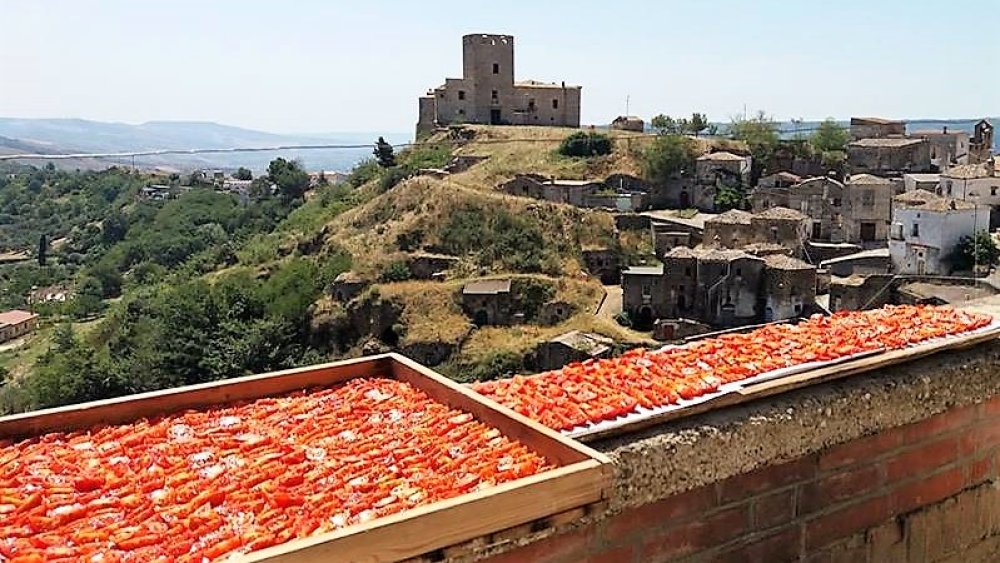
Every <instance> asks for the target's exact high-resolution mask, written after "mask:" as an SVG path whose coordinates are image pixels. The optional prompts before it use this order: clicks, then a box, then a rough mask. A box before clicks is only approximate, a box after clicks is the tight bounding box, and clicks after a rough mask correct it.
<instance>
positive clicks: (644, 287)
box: [642, 282, 653, 297]
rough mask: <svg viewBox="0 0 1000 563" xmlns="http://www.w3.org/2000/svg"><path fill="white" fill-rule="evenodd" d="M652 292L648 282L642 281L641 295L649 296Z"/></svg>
mask: <svg viewBox="0 0 1000 563" xmlns="http://www.w3.org/2000/svg"><path fill="white" fill-rule="evenodd" d="M652 294H653V287H652V286H651V285H650V284H649V282H646V283H643V284H642V296H643V297H649V296H650V295H652Z"/></svg>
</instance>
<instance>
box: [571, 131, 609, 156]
mask: <svg viewBox="0 0 1000 563" xmlns="http://www.w3.org/2000/svg"><path fill="white" fill-rule="evenodd" d="M559 154H561V155H563V156H599V155H604V154H611V138H610V137H608V136H607V135H603V134H601V133H585V132H583V131H577V132H576V133H573V134H572V135H570V136H569V137H566V138H565V139H563V142H562V144H560V145H559Z"/></svg>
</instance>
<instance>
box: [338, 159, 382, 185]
mask: <svg viewBox="0 0 1000 563" xmlns="http://www.w3.org/2000/svg"><path fill="white" fill-rule="evenodd" d="M381 171H382V170H381V168H379V166H378V162H377V161H376V160H375V159H374V158H369V159H366V160H363V161H361V162H359V163H358V164H357V166H355V167H354V169H353V170H351V174H350V175H349V176H348V177H347V180H346V182H347V183H348V185H350V186H351V187H352V188H357V187H360V186H362V185H363V184H367V183H368V182H371V181H372V180H374V179H375V178H378V177H379V174H380V173H381Z"/></svg>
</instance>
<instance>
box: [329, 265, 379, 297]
mask: <svg viewBox="0 0 1000 563" xmlns="http://www.w3.org/2000/svg"><path fill="white" fill-rule="evenodd" d="M370 284H371V282H369V281H368V280H366V279H364V278H362V277H361V276H360V275H358V274H357V273H356V272H342V273H340V274H338V275H337V277H336V278H334V280H333V284H331V287H330V295H331V296H332V297H333V298H334V299H336V300H337V301H339V302H341V303H347V302H348V301H350V300H351V299H354V298H355V297H357V296H358V295H360V294H361V292H362V291H364V290H365V288H367V287H368V286H369V285H370Z"/></svg>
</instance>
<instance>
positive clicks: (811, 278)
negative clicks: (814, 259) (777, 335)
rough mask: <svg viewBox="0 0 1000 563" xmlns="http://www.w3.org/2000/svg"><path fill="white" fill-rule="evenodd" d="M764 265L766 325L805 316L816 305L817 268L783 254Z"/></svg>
mask: <svg viewBox="0 0 1000 563" xmlns="http://www.w3.org/2000/svg"><path fill="white" fill-rule="evenodd" d="M764 263H765V265H766V267H765V268H764V282H763V284H764V287H763V296H764V322H771V321H775V320H779V319H791V318H795V317H800V316H802V314H803V313H804V312H805V311H806V310H807V309H808V308H809V307H811V306H812V304H813V303H815V302H816V268H815V267H814V266H811V265H809V264H807V263H805V262H803V261H802V260H799V259H797V258H792V257H791V256H784V255H781V254H772V255H769V256H765V257H764Z"/></svg>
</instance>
